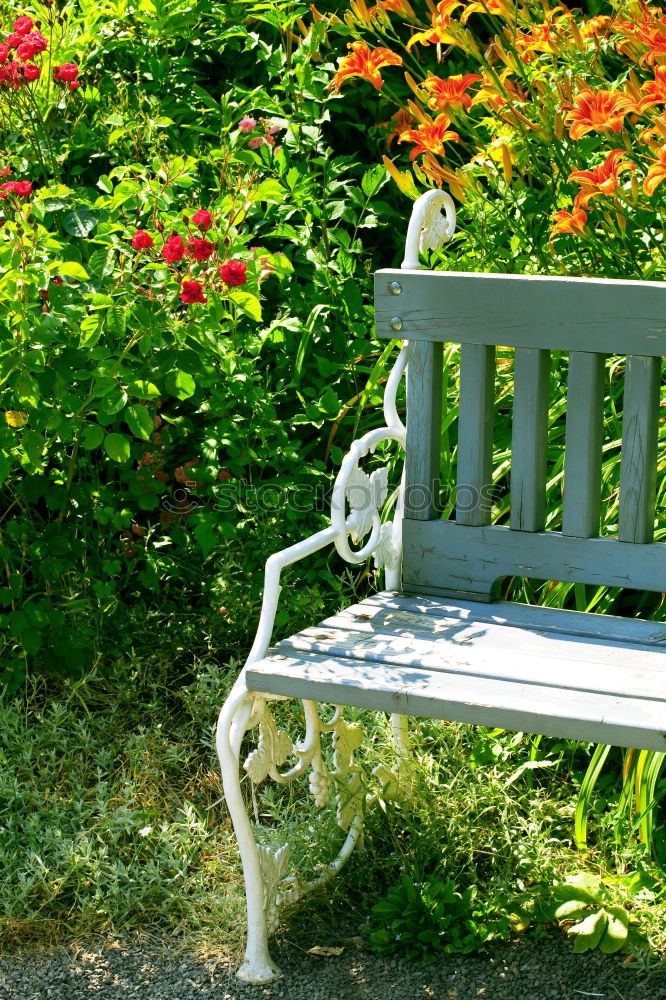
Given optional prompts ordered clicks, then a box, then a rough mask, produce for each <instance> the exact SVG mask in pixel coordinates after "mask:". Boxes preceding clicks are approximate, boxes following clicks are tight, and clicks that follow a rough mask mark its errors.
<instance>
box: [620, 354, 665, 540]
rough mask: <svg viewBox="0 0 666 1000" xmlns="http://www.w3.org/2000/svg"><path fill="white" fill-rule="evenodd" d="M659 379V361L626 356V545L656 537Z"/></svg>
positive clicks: (623, 484) (622, 490)
mask: <svg viewBox="0 0 666 1000" xmlns="http://www.w3.org/2000/svg"><path fill="white" fill-rule="evenodd" d="M660 379H661V359H660V358H653V357H637V356H636V355H633V356H632V355H629V356H628V357H627V370H626V373H625V379H624V401H623V415H622V455H621V464H620V514H619V522H618V537H619V538H620V540H621V541H623V542H638V543H645V542H650V541H651V540H652V537H653V534H654V512H655V499H656V493H657V438H658V430H659V383H660Z"/></svg>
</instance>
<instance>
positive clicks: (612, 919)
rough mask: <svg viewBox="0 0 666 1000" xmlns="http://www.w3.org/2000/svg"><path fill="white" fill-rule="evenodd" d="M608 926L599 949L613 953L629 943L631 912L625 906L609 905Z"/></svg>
mask: <svg viewBox="0 0 666 1000" xmlns="http://www.w3.org/2000/svg"><path fill="white" fill-rule="evenodd" d="M606 913H607V914H608V926H607V928H606V933H605V934H604V936H603V938H602V939H601V943H600V945H599V950H600V951H602V952H603V953H604V955H612V954H614V952H616V951H619V950H620V949H621V948H623V947H624V946H625V944H626V943H627V937H628V936H629V914H628V913H627V911H626V910H625V908H624V906H619V905H615V906H607V907H606Z"/></svg>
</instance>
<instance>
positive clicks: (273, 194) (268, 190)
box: [251, 167, 384, 205]
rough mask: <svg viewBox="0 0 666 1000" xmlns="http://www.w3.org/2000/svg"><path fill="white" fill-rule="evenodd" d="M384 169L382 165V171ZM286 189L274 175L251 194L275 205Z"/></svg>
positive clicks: (281, 199) (281, 200) (283, 195)
mask: <svg viewBox="0 0 666 1000" xmlns="http://www.w3.org/2000/svg"><path fill="white" fill-rule="evenodd" d="M383 172H384V169H383V167H382V173H383ZM286 193H287V192H286V191H285V189H284V188H283V187H282V185H281V184H280V183H279V182H278V181H276V180H275V178H274V177H269V178H268V179H267V180H265V181H262V182H261V184H259V186H258V187H256V188H255V189H254V191H253V192H252V194H251V198H252V201H265V202H272V203H273V204H275V205H281V204H282V202H283V201H284V198H285V195H286Z"/></svg>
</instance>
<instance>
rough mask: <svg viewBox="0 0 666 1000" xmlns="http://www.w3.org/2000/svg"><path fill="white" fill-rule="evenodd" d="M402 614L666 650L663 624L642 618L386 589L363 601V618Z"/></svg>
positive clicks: (355, 611)
mask: <svg viewBox="0 0 666 1000" xmlns="http://www.w3.org/2000/svg"><path fill="white" fill-rule="evenodd" d="M360 607H361V605H360V604H357V605H352V606H351V607H350V608H347V609H346V611H345V612H344V614H347V613H349V614H359V613H361V612H359V610H358V609H359V608H360ZM388 611H403V612H406V613H408V614H414V615H418V616H419V619H420V620H421V623H422V626H423V627H424V628H425V627H426V625H425V624H424V623H425V622H426V621H427V620H428V619H429V618H434V619H435V621H437V619H438V618H439V617H440V616H444V617H445V618H447V619H453V620H456V621H459V622H481V623H487V624H493V625H510V626H511V627H516V628H522V629H532V630H536V631H538V632H555V633H567V634H570V635H578V636H581V637H582V638H589V639H607V640H608V641H609V642H614V641H620V642H625V643H637V644H639V645H646V646H655V647H656V648H657V649H661V650H663V651H664V652H666V622H657V621H649V620H648V619H642V618H620V617H618V616H617V615H598V614H588V613H586V612H584V611H565V610H563V609H562V608H542V607H538V606H536V605H533V604H520V603H519V602H517V601H496V602H495V603H494V604H480V603H478V601H459V600H453V599H444V598H441V597H429V596H427V595H425V594H405V593H402V592H401V591H392V590H384V591H381V592H380V593H379V594H371V596H370V597H367V598H366V599H365V600H364V601H363V612H362V613H363V614H367V615H368V616H371V615H372V614H373V613H374V612H381V613H386V612H388Z"/></svg>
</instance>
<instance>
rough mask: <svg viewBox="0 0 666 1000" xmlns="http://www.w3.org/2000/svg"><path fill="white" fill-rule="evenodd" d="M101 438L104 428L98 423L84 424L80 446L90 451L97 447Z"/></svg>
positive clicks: (102, 437)
mask: <svg viewBox="0 0 666 1000" xmlns="http://www.w3.org/2000/svg"><path fill="white" fill-rule="evenodd" d="M103 440H104V428H102V427H100V426H99V424H86V429H85V430H84V432H83V437H82V438H81V447H82V448H85V449H86V451H92V450H93V449H94V448H99V446H100V445H101V443H102V441H103Z"/></svg>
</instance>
